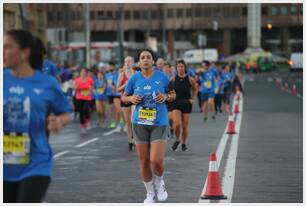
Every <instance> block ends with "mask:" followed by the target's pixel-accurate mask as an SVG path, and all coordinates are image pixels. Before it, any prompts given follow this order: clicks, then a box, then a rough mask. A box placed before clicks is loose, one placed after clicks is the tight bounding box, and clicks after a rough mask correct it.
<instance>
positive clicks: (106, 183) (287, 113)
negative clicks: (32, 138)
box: [45, 72, 303, 203]
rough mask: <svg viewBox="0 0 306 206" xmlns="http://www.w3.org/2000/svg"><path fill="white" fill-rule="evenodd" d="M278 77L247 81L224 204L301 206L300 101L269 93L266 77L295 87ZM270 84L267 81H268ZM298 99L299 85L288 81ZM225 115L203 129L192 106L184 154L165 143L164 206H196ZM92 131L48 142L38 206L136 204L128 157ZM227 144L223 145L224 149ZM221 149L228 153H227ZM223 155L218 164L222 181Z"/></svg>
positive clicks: (69, 130) (133, 164) (118, 138)
mask: <svg viewBox="0 0 306 206" xmlns="http://www.w3.org/2000/svg"><path fill="white" fill-rule="evenodd" d="M295 75H297V76H290V74H289V73H288V74H285V73H281V74H278V73H275V72H274V73H269V74H268V73H267V74H259V75H250V79H251V81H250V80H249V78H248V79H247V80H246V82H245V91H246V92H245V94H244V111H243V113H242V123H241V131H240V138H239V148H238V155H237V160H236V175H235V185H234V190H233V198H232V202H250V203H251V202H254V203H257V202H302V194H303V186H302V180H303V167H302V166H303V164H302V163H303V162H302V149H303V148H302V138H303V134H302V132H303V128H302V123H303V119H302V118H303V115H302V109H303V104H302V99H301V98H298V97H297V96H294V95H292V94H289V93H286V92H285V91H283V90H281V89H279V88H278V87H276V86H275V84H274V82H273V78H276V77H279V76H281V77H282V78H283V79H286V80H287V79H288V80H291V79H293V81H296V80H297V79H301V78H302V76H301V75H300V74H298V73H296V74H295ZM270 78H272V81H271V79H270ZM296 83H297V87H298V88H301V89H299V92H300V93H301V94H302V82H296ZM227 121H228V116H227V115H226V114H224V113H223V114H219V115H218V116H217V120H216V121H213V120H211V119H210V120H209V121H208V122H207V123H203V120H202V117H201V114H200V113H199V112H198V108H197V105H194V112H193V113H192V115H191V120H190V136H189V143H188V148H189V151H187V152H182V151H177V152H172V151H171V150H170V147H171V145H172V143H173V140H169V142H168V150H167V154H166V159H165V162H166V171H165V182H166V187H167V190H168V193H169V198H168V200H167V202H168V203H196V202H198V199H199V197H200V195H201V192H202V189H203V186H204V182H205V179H206V176H207V173H208V167H209V162H208V160H209V154H210V153H211V152H212V151H214V150H216V149H217V147H218V145H219V142H220V139H221V137H222V135H223V133H224V130H225V127H226V124H227ZM109 131H110V129H105V128H101V127H99V128H98V127H95V128H93V129H92V130H91V131H90V132H89V134H88V135H87V136H85V137H82V136H81V135H80V126H79V124H78V123H77V122H73V123H71V124H70V125H69V126H67V127H66V128H65V129H64V131H63V132H62V133H61V134H60V135H57V136H51V138H50V142H51V145H52V147H53V149H54V154H56V158H55V159H54V173H53V178H52V182H51V185H50V188H49V190H48V193H47V196H46V199H45V201H46V202H50V203H67V202H70V203H75V202H80V203H84V202H89V203H109V202H114V203H125V202H126V203H131V202H136V203H140V202H142V201H143V199H144V197H145V188H144V186H143V183H142V182H141V179H140V175H139V170H138V161H137V157H136V154H135V152H128V151H127V138H126V136H125V134H124V133H122V132H115V133H112V134H110V135H107V136H105V135H104V134H105V133H107V132H109ZM228 144H229V143H228ZM226 150H228V146H227V149H226ZM226 155H227V152H225V155H224V157H223V158H222V160H221V167H220V176H221V177H222V176H223V175H224V168H223V166H222V165H224V163H225V160H226V158H227V157H226Z"/></svg>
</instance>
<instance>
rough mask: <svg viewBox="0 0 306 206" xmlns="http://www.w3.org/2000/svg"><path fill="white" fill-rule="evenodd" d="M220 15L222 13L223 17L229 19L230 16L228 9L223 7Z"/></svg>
mask: <svg viewBox="0 0 306 206" xmlns="http://www.w3.org/2000/svg"><path fill="white" fill-rule="evenodd" d="M222 13H223V17H229V16H230V14H231V12H230V8H229V7H224V8H223V11H222Z"/></svg>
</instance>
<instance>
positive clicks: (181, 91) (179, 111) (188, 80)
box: [171, 60, 198, 151]
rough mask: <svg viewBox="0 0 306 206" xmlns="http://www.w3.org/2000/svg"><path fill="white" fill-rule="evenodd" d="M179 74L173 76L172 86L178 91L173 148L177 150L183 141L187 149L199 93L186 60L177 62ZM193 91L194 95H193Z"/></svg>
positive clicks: (183, 148)
mask: <svg viewBox="0 0 306 206" xmlns="http://www.w3.org/2000/svg"><path fill="white" fill-rule="evenodd" d="M176 69H177V74H176V75H175V76H174V77H172V78H171V88H173V89H174V90H175V92H176V99H175V100H174V102H173V123H174V133H175V137H176V141H175V142H174V144H173V146H172V150H173V151H176V150H177V147H178V145H179V144H180V143H182V151H187V146H186V143H187V138H188V124H189V117H190V113H191V112H192V104H193V103H194V101H195V98H196V97H197V94H198V87H197V85H196V83H195V81H194V79H193V78H192V77H190V76H188V75H187V65H186V63H185V61H184V60H178V61H177V62H176ZM191 91H192V96H191Z"/></svg>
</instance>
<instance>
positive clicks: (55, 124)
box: [47, 115, 63, 134]
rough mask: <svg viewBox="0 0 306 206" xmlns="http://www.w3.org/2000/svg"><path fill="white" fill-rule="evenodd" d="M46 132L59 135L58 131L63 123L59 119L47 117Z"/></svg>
mask: <svg viewBox="0 0 306 206" xmlns="http://www.w3.org/2000/svg"><path fill="white" fill-rule="evenodd" d="M47 122H48V130H49V131H50V132H52V133H54V134H57V133H59V131H60V130H61V129H62V128H63V123H62V121H61V119H60V117H56V116H53V115H52V116H49V117H48V120H47Z"/></svg>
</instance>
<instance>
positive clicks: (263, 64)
mask: <svg viewBox="0 0 306 206" xmlns="http://www.w3.org/2000/svg"><path fill="white" fill-rule="evenodd" d="M257 66H258V70H259V72H266V71H272V70H273V69H275V64H274V62H273V59H272V57H265V56H259V57H258V58H257Z"/></svg>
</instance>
